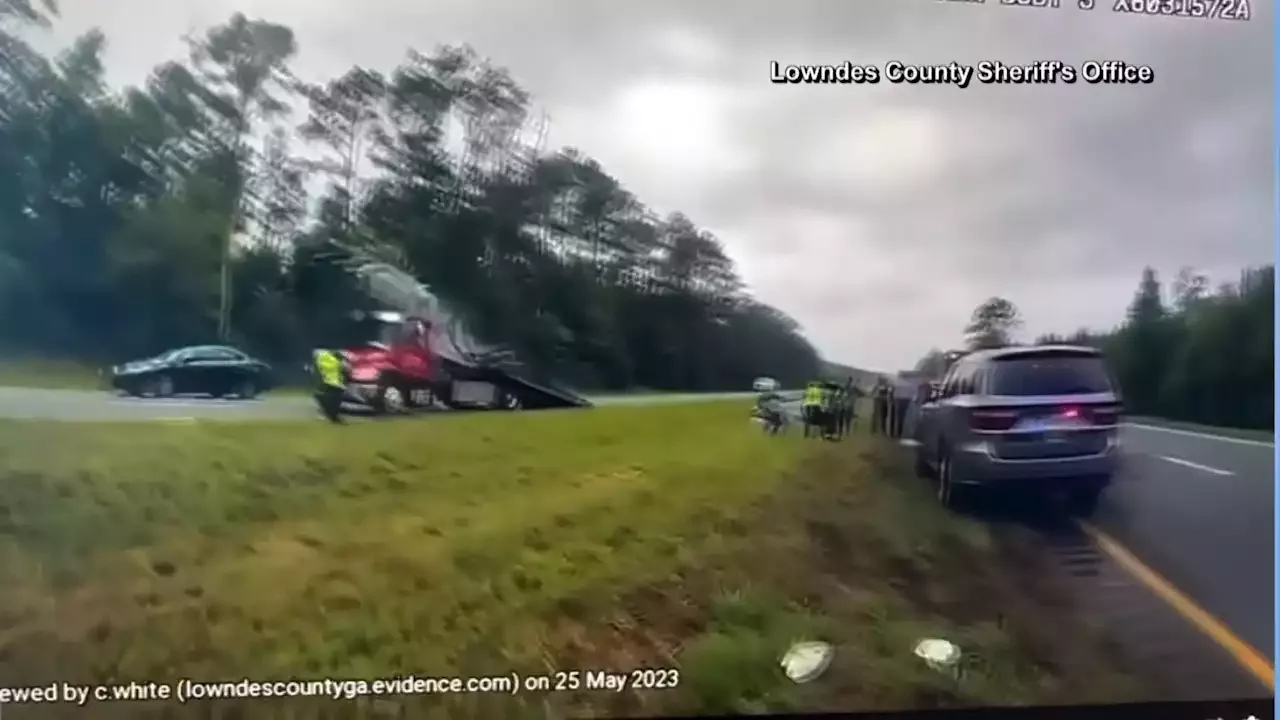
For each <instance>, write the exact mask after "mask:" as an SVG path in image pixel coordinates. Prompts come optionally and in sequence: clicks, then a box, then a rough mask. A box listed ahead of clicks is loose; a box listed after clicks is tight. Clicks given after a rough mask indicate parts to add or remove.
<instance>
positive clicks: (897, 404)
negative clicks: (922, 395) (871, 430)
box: [890, 376, 916, 439]
mask: <svg viewBox="0 0 1280 720" xmlns="http://www.w3.org/2000/svg"><path fill="white" fill-rule="evenodd" d="M915 394H916V389H915V386H914V385H913V384H912V383H911V382H910V381H909V380H907V379H906V378H904V377H902V376H898V377H896V378H894V381H893V394H892V396H891V397H892V398H893V407H891V408H890V414H891V415H892V416H893V423H892V432H891V433H890V434H891V435H892V436H893V437H894V438H897V439H901V438H902V433H903V430H904V429H905V428H906V424H907V411H908V410H910V409H911V400H912V398H913V397H914V396H915Z"/></svg>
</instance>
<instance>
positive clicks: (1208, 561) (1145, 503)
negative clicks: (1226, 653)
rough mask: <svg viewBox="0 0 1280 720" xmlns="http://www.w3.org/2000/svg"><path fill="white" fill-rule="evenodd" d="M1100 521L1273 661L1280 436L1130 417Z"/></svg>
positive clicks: (1151, 565) (1102, 527)
mask: <svg viewBox="0 0 1280 720" xmlns="http://www.w3.org/2000/svg"><path fill="white" fill-rule="evenodd" d="M1122 442H1123V443H1124V448H1125V451H1126V454H1125V458H1124V460H1125V463H1124V469H1123V471H1122V472H1121V473H1120V475H1119V476H1118V477H1117V478H1116V480H1115V484H1114V485H1113V486H1112V487H1111V489H1110V490H1109V491H1108V494H1107V496H1106V499H1105V501H1104V503H1103V505H1102V507H1101V508H1100V510H1099V513H1098V515H1097V517H1095V518H1094V519H1093V524H1094V525H1095V526H1097V527H1098V528H1099V529H1101V530H1103V531H1104V532H1106V533H1107V534H1108V535H1110V536H1111V537H1113V538H1115V539H1116V540H1118V541H1119V542H1120V543H1121V544H1123V545H1124V546H1125V547H1126V548H1128V550H1129V551H1130V552H1132V553H1133V554H1134V555H1136V556H1138V557H1139V558H1140V559H1141V560H1142V562H1143V563H1145V564H1146V565H1148V566H1149V567H1150V568H1152V569H1153V570H1155V571H1156V572H1158V573H1159V574H1160V575H1162V576H1163V577H1164V579H1166V580H1168V581H1169V582H1170V583H1171V584H1172V585H1174V586H1175V587H1176V588H1178V589H1179V590H1181V591H1182V592H1183V593H1184V594H1186V595H1188V596H1190V598H1191V599H1193V600H1194V601H1195V602H1196V604H1198V605H1199V606H1200V607H1201V608H1203V609H1204V610H1205V611H1207V612H1208V613H1209V614H1210V615H1212V616H1214V617H1215V618H1217V619H1218V620H1219V621H1221V622H1222V623H1223V624H1224V625H1226V626H1227V628H1228V629H1229V630H1230V631H1231V632H1232V633H1233V634H1234V635H1236V636H1237V637H1238V638H1239V639H1241V640H1243V641H1244V642H1246V643H1248V644H1249V645H1250V646H1252V647H1253V649H1255V650H1257V651H1258V652H1259V653H1261V654H1262V655H1263V656H1265V657H1266V658H1267V659H1268V660H1269V661H1270V663H1271V664H1272V665H1274V664H1275V573H1276V569H1275V568H1276V565H1275V482H1276V481H1275V478H1276V475H1275V445H1274V444H1272V443H1263V442H1258V441H1254V440H1241V439H1236V438H1227V437H1220V436H1215V435H1208V434H1201V433H1195V432H1189V431H1186V430H1172V429H1165V428H1159V427H1154V426H1150V425H1129V426H1126V427H1125V428H1124V430H1123V431H1122Z"/></svg>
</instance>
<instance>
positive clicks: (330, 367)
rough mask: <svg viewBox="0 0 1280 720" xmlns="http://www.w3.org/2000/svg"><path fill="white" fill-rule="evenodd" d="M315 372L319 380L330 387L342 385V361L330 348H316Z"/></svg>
mask: <svg viewBox="0 0 1280 720" xmlns="http://www.w3.org/2000/svg"><path fill="white" fill-rule="evenodd" d="M315 363H316V374H318V375H319V376H320V382H321V383H323V384H325V385H330V386H332V387H339V388H340V387H343V386H344V383H343V382H342V361H341V360H339V359H338V356H337V355H336V354H335V353H333V352H332V351H330V350H317V351H316V353H315Z"/></svg>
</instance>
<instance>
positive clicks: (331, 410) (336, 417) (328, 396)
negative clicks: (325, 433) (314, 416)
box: [316, 385, 344, 423]
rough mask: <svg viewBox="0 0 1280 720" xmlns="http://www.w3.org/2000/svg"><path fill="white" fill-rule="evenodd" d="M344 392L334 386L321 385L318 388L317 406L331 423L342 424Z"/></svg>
mask: <svg viewBox="0 0 1280 720" xmlns="http://www.w3.org/2000/svg"><path fill="white" fill-rule="evenodd" d="M343 394H344V391H343V389H342V388H340V387H335V386H333V385H320V386H319V387H317V388H316V404H317V405H319V406H320V412H321V413H324V416H325V418H327V419H328V420H329V422H331V423H341V422H342V396H343Z"/></svg>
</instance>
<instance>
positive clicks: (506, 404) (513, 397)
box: [498, 391, 524, 410]
mask: <svg viewBox="0 0 1280 720" xmlns="http://www.w3.org/2000/svg"><path fill="white" fill-rule="evenodd" d="M498 402H499V403H500V405H499V407H501V408H502V409H503V410H519V409H521V408H523V407H524V403H522V402H520V396H519V395H517V394H515V393H513V392H505V391H504V392H503V393H502V395H501V396H500V397H499V398H498Z"/></svg>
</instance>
